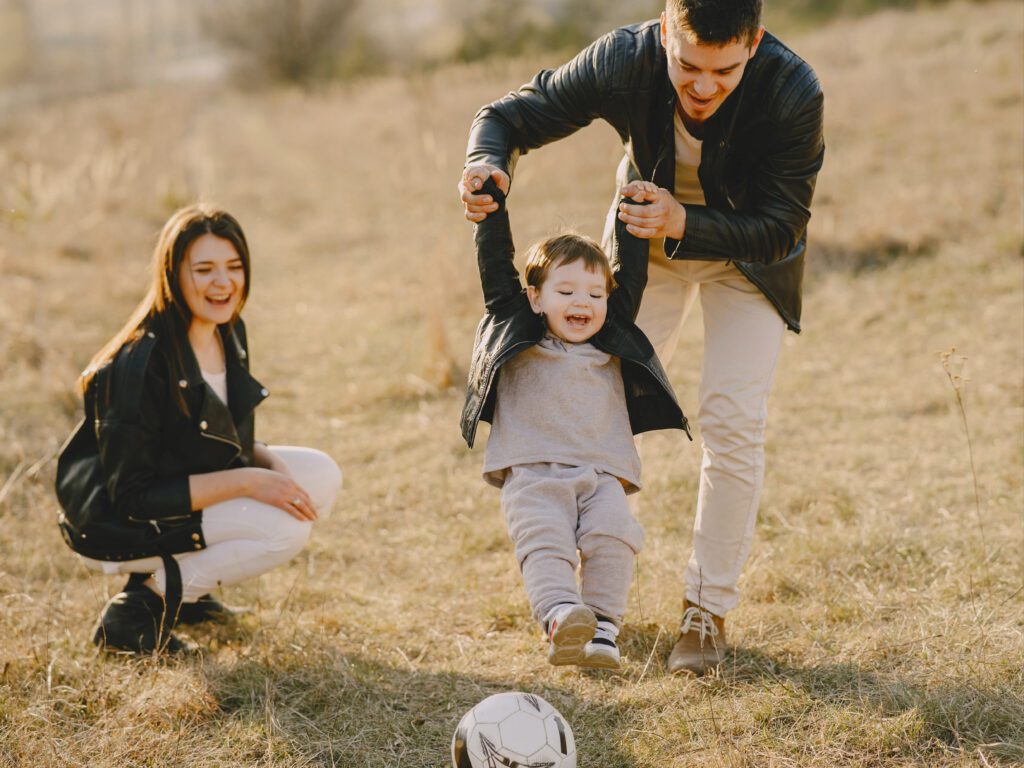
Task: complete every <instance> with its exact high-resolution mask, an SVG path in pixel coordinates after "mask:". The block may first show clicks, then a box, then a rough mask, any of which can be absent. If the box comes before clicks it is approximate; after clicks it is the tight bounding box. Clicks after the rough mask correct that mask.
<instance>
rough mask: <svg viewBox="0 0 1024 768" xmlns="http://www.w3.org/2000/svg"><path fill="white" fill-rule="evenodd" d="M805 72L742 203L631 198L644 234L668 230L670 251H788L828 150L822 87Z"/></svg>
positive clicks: (774, 254) (716, 257)
mask: <svg viewBox="0 0 1024 768" xmlns="http://www.w3.org/2000/svg"><path fill="white" fill-rule="evenodd" d="M804 76H805V77H806V78H807V82H806V83H805V84H804V87H805V89H806V90H805V91H804V92H803V93H801V94H799V95H797V96H795V97H794V98H793V99H792V102H791V103H792V104H794V105H795V106H794V107H793V108H792V110H791V113H790V114H789V115H787V116H786V117H785V120H784V121H783V123H782V125H780V127H779V128H778V129H777V130H778V135H779V139H778V140H777V141H776V142H775V143H774V146H773V147H771V148H770V150H769V154H767V155H766V156H765V157H764V159H763V160H762V161H761V163H760V164H759V165H758V167H757V168H756V169H755V170H754V171H753V174H752V176H751V178H750V188H749V190H748V197H749V202H748V203H747V204H746V205H745V206H744V208H743V209H742V210H732V211H730V210H722V209H719V208H712V207H708V206H703V205H691V204H686V205H683V204H680V203H678V202H677V201H675V200H674V198H673V197H672V196H671V194H670V193H669V192H668V191H667V190H663V194H661V195H659V197H658V199H656V200H655V199H653V198H652V200H653V202H652V204H651V205H650V206H649V207H648V208H646V209H642V208H640V207H639V206H637V205H634V204H631V201H625V204H624V205H622V206H620V210H619V214H618V217H619V219H620V220H622V221H624V222H625V223H626V224H627V225H628V229H629V231H630V232H632V233H633V234H634V235H636V236H637V237H643V238H652V237H664V238H665V253H666V255H667V256H668V257H669V258H671V259H697V260H707V261H730V260H731V261H746V262H756V263H762V264H771V263H773V262H776V261H779V260H780V259H783V258H785V257H786V256H787V255H788V254H789V253H791V252H792V250H793V248H794V247H795V246H796V244H797V242H798V241H799V240H800V238H801V237H803V234H804V232H805V231H806V228H807V222H808V220H809V219H810V216H811V211H810V207H811V199H812V198H813V196H814V184H815V180H816V178H817V174H818V171H819V170H820V169H821V164H822V158H823V156H824V151H825V146H824V139H823V130H822V123H823V98H822V94H821V90H820V88H819V86H818V83H817V80H816V78H814V75H813V73H812V72H810V70H807V71H806V73H805V74H804Z"/></svg>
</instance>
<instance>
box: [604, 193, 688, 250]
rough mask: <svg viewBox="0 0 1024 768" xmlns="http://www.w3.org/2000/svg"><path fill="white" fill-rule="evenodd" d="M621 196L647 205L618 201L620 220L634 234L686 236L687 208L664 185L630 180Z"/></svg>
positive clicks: (638, 235)
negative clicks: (684, 233) (684, 232)
mask: <svg viewBox="0 0 1024 768" xmlns="http://www.w3.org/2000/svg"><path fill="white" fill-rule="evenodd" d="M620 194H621V195H622V197H626V198H629V199H630V200H633V201H635V202H637V203H646V204H645V205H630V204H629V203H619V219H620V220H621V221H624V222H625V223H626V229H627V230H628V231H629V233H630V234H631V235H633V236H634V237H640V238H643V239H645V240H649V239H651V238H652V237H671V238H672V239H674V240H682V239H683V231H684V230H685V229H686V209H685V208H684V207H683V206H682V205H680V204H679V202H678V201H677V200H676V199H675V197H673V196H672V193H671V192H669V191H668V190H667V189H664V188H663V187H659V186H657V185H656V184H652V183H651V182H649V181H631V182H629V184H627V185H626V186H624V187H623V188H622V189H621V190H620Z"/></svg>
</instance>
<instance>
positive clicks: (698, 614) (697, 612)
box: [679, 605, 718, 645]
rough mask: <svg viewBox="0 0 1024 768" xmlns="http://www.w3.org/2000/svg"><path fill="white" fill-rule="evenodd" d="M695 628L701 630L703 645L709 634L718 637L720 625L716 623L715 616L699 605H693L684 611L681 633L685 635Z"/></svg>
mask: <svg viewBox="0 0 1024 768" xmlns="http://www.w3.org/2000/svg"><path fill="white" fill-rule="evenodd" d="M694 628H696V629H697V631H699V632H700V642H701V645H703V644H704V638H705V637H707V636H710V637H712V638H716V637H718V625H717V624H715V620H714V618H713V617H712V616H711V614H710V613H708V612H707V611H705V610H703V609H701V607H700V606H698V605H691V606H690V607H689V608H687V609H686V612H685V613H683V623H682V626H681V627H680V628H679V633H680V634H681V635H685V634H686V633H687V632H689V631H690V630H691V629H694Z"/></svg>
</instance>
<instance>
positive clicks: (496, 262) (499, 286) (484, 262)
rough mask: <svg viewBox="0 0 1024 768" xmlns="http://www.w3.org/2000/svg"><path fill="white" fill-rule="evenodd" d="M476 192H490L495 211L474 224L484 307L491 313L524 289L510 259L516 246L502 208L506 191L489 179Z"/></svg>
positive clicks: (505, 209) (505, 210) (504, 208)
mask: <svg viewBox="0 0 1024 768" xmlns="http://www.w3.org/2000/svg"><path fill="white" fill-rule="evenodd" d="M476 194H481V195H483V194H486V195H490V196H491V197H492V198H493V199H494V202H496V203H497V204H498V210H496V211H494V212H493V213H491V214H489V215H488V216H487V218H486V219H484V220H483V221H481V222H480V223H479V224H477V225H476V232H475V234H474V239H475V240H476V263H477V267H479V269H480V285H481V286H482V288H483V291H484V307H486V309H487V311H488V312H493V311H495V309H497V308H498V307H499V306H500V305H501V304H502V303H503V302H505V301H507V300H508V299H510V298H513V297H516V296H519V295H520V294H522V292H523V286H522V283H520V281H519V272H517V271H516V267H515V264H514V263H513V258H514V257H515V253H516V249H515V245H514V244H513V243H512V229H511V226H510V225H509V220H508V209H507V208H506V207H505V193H504V192H502V191H501V189H499V188H498V185H497V184H495V183H494V179H492V178H488V179H487V181H485V182H484V185H483V187H482V188H481V189H480V191H479V192H478V193H476Z"/></svg>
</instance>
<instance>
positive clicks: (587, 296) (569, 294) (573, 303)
mask: <svg viewBox="0 0 1024 768" xmlns="http://www.w3.org/2000/svg"><path fill="white" fill-rule="evenodd" d="M526 292H527V295H528V296H529V298H530V306H531V307H533V311H534V312H538V313H540V314H543V315H544V320H545V321H546V322H547V324H548V330H549V331H551V333H552V334H553V335H555V336H557V337H558V338H560V339H562V340H563V341H568V342H571V343H574V344H578V343H580V342H583V341H587V340H588V339H590V337H591V336H593V335H594V334H595V333H597V332H598V331H599V330H601V326H603V325H604V321H605V318H606V317H607V315H608V287H607V281H606V278H605V276H604V275H603V274H601V273H599V272H592V271H591V270H589V269H587V266H586V264H585V263H584V262H583V260H582V259H577V260H576V261H574V262H572V263H571V264H560V265H558V266H556V267H553V268H552V269H551V271H550V272H548V275H547V279H545V280H544V282H543V283H542V284H541V286H540V289H537V288H536V287H535V286H532V285H531V286H527V289H526Z"/></svg>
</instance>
